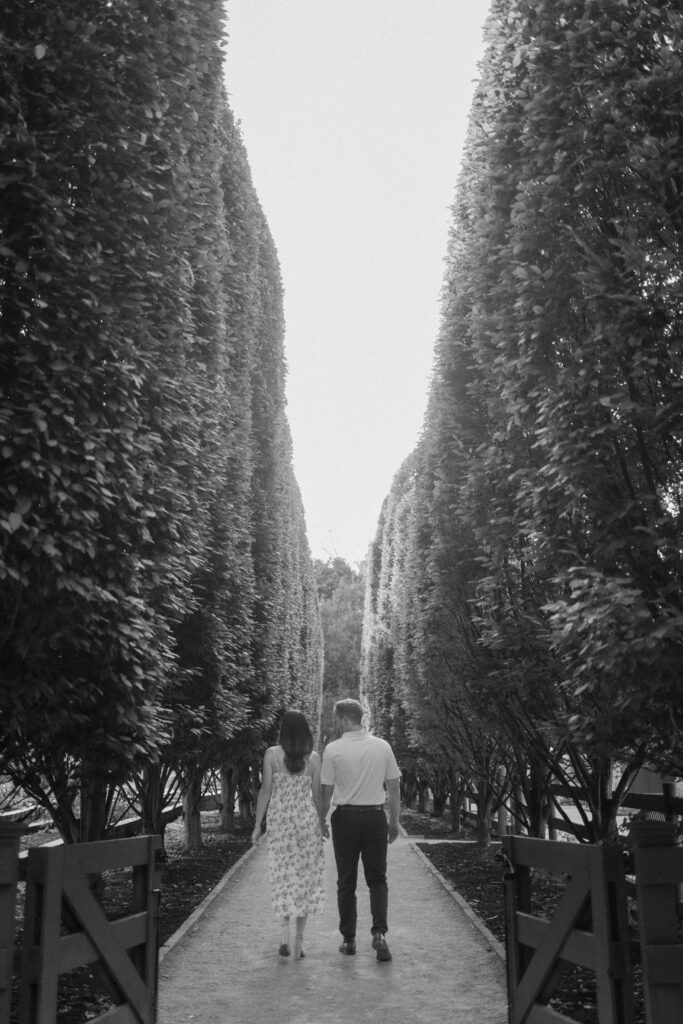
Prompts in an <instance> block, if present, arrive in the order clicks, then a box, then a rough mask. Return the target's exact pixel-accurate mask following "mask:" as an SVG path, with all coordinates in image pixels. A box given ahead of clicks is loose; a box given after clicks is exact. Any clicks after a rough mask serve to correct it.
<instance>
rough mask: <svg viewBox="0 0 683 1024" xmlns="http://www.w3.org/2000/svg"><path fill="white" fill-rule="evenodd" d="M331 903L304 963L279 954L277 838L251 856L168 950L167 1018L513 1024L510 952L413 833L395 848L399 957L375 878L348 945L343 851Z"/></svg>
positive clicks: (393, 904)
mask: <svg viewBox="0 0 683 1024" xmlns="http://www.w3.org/2000/svg"><path fill="white" fill-rule="evenodd" d="M325 846H326V871H327V891H328V894H329V895H328V899H327V905H326V908H325V911H324V913H322V914H319V915H317V916H312V917H310V918H309V921H308V926H307V929H306V941H305V945H304V949H305V951H306V958H305V959H304V960H299V961H297V962H295V961H293V960H292V958H291V957H290V958H286V959H285V958H282V957H279V956H278V955H277V947H278V942H279V931H278V927H277V921H276V919H275V917H274V915H273V912H272V909H271V907H270V892H269V885H268V871H267V862H266V850H265V844H264V843H263V842H262V843H261V845H259V847H257V848H256V849H255V850H253V851H252V852H251V853H250V854H248V855H247V856H246V857H245V858H243V860H242V861H240V863H239V864H238V865H237V866H236V867H235V869H233V871H232V872H230V873H229V874H228V876H227V877H226V879H225V880H224V881H223V882H222V883H221V884H220V885H219V886H218V887H217V891H214V895H213V897H212V898H211V899H209V900H207V901H206V902H207V905H206V908H205V909H204V910H203V912H202V913H201V914H198V915H196V916H195V917H194V918H193V919H191V921H190V923H189V925H188V926H187V927H186V928H185V929H184V934H183V935H182V936H180V935H176V937H174V939H172V940H171V942H170V943H169V947H170V948H169V947H165V948H164V950H162V961H161V965H160V980H159V1021H158V1024H188V1022H197V1024H200V1022H201V1024H271V1022H272V1024H275V1022H277V1024H349V1022H351V1024H363V1022H365V1021H372V1022H373V1024H416V1022H419V1024H506V1021H507V1009H506V1007H507V997H506V991H505V970H504V964H503V962H502V960H501V958H500V947H499V946H498V944H497V943H495V940H492V941H489V939H492V937H490V936H487V935H486V934H482V932H481V931H480V930H479V929H478V928H477V927H476V926H475V924H474V923H473V920H472V917H471V915H468V913H467V908H466V907H465V909H464V910H463V908H462V906H460V905H459V903H458V901H457V900H456V899H454V898H453V896H452V894H451V893H449V892H448V891H447V889H446V888H445V887H444V885H443V884H442V883H441V882H440V881H439V878H438V877H437V876H436V874H435V873H434V871H433V870H432V869H430V867H429V864H428V862H427V860H426V858H425V857H424V856H423V855H422V854H421V853H420V851H418V850H417V849H416V848H415V845H414V843H413V842H412V841H411V840H410V839H408V838H407V837H405V836H402V837H401V838H399V839H397V840H396V842H395V843H393V844H392V845H391V846H390V847H389V932H388V933H387V940H388V943H389V947H390V949H391V951H392V954H393V960H392V961H391V962H390V963H378V962H377V960H376V958H375V954H374V952H373V950H372V949H371V947H370V917H369V907H368V896H367V888H366V886H365V882H364V880H363V879H362V871H361V872H360V878H359V886H358V897H359V899H358V935H357V947H358V952H357V954H356V956H355V957H346V956H343V955H342V954H341V953H339V952H338V946H339V943H340V941H341V936H340V935H339V932H338V929H337V912H336V897H335V885H336V875H335V870H334V857H333V854H332V848H331V843H330V842H327V843H326V844H325Z"/></svg>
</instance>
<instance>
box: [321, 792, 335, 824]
mask: <svg viewBox="0 0 683 1024" xmlns="http://www.w3.org/2000/svg"><path fill="white" fill-rule="evenodd" d="M321 788H322V793H323V806H322V810H321V812H320V823H321V824H322V823H323V822H324V821H325V819H326V818H327V812H328V811H329V809H330V804H331V803H332V794H333V793H334V786H328V785H326V783H324V782H323V784H322V787H321Z"/></svg>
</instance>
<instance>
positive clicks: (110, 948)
mask: <svg viewBox="0 0 683 1024" xmlns="http://www.w3.org/2000/svg"><path fill="white" fill-rule="evenodd" d="M14 831H15V840H14V842H13V844H12V845H11V848H10V844H9V843H5V844H4V846H3V845H1V844H0V880H6V881H7V886H6V888H7V890H8V892H7V893H5V891H4V888H5V887H4V886H2V885H1V884H0V1020H2V1021H3V1022H4V1021H6V1020H8V1019H9V1002H10V992H11V977H12V961H13V940H14V906H15V900H14V891H15V889H16V880H17V874H18V872H17V866H18V863H19V858H18V838H19V835H18V833H19V832H20V829H16V828H15V830H14ZM1 834H2V833H0V835H1ZM160 850H161V840H160V838H159V837H158V836H140V837H138V838H134V839H115V840H107V841H104V842H99V843H80V844H75V845H65V844H62V843H59V844H52V845H47V846H39V847H34V848H33V849H31V850H29V851H28V856H27V858H26V872H25V874H26V895H25V912H24V928H23V945H22V949H21V963H20V972H19V974H20V986H19V1010H18V1021H19V1024H54V1022H55V1021H56V1019H57V991H58V984H59V979H60V976H61V975H63V974H67V973H68V972H70V971H73V970H75V969H76V968H78V967H81V966H84V965H86V964H89V965H93V970H94V972H95V973H96V974H97V976H98V978H99V979H100V981H101V983H102V986H103V988H104V990H105V991H106V993H107V994H108V996H109V998H110V1001H111V1002H112V1003H113V1006H112V1007H111V1008H110V1009H108V1010H107V1011H105V1012H104V1013H103V1014H102V1015H101V1016H100V1017H97V1018H91V1020H92V1021H93V1022H94V1024H96V1022H97V1021H102V1022H104V1021H105V1020H106V1021H107V1024H154V1021H155V1020H156V1002H157V962H158V945H159V940H158V923H159V898H160V875H159V865H158V861H159V852H160ZM117 869H131V870H130V872H129V873H127V878H128V881H129V885H130V889H129V894H130V899H129V904H128V908H127V909H128V912H127V913H126V914H125V916H117V917H116V919H115V920H108V919H107V917H106V916H105V912H104V910H103V909H102V905H101V904H100V901H99V900H98V899H97V896H96V884H95V883H96V880H97V879H98V878H99V877H100V876H101V874H102V873H103V872H106V871H111V870H117ZM10 889H11V894H9V890H10Z"/></svg>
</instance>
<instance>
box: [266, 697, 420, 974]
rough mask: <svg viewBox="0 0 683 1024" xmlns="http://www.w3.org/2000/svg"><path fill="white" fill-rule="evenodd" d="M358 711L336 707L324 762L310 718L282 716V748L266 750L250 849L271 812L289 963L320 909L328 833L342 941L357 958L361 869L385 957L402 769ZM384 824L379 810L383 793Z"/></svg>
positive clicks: (277, 898) (348, 704) (272, 865)
mask: <svg viewBox="0 0 683 1024" xmlns="http://www.w3.org/2000/svg"><path fill="white" fill-rule="evenodd" d="M362 721H363V708H362V706H361V705H360V703H359V702H358V701H357V700H352V699H351V698H348V699H346V700H340V701H337V703H336V704H335V706H334V724H335V729H336V732H337V735H338V737H339V738H338V739H336V740H333V741H332V742H331V743H328V745H327V746H326V748H325V750H324V753H323V757H322V762H321V759H320V755H319V754H317V753H316V752H315V751H314V750H313V735H312V733H311V729H310V726H309V724H308V721H307V720H306V716H305V715H303V714H302V713H301V712H300V711H286V712H285V714H284V716H283V718H282V722H281V724H280V737H279V739H280V742H279V744H278V745H277V746H275V747H269V748H268V750H266V753H265V757H264V759H263V774H262V781H261V788H260V790H259V795H258V799H257V801H256V823H255V825H254V831H253V833H252V837H251V838H252V842H253V843H257V842H258V841H259V839H260V837H261V830H262V826H263V820H264V817H265V814H266V810H267V811H268V826H267V836H268V868H269V873H270V881H271V887H272V894H273V907H274V909H275V913H276V914H278V916H279V918H280V948H279V953H280V956H289V955H290V954H291V951H292V949H291V935H290V921H291V919H292V918H294V919H295V935H294V958H295V959H296V960H299V959H301V958H302V957H303V956H304V955H305V954H304V949H303V938H304V929H305V927H306V920H307V918H308V915H309V914H315V913H317V912H319V911H320V910H322V908H323V905H324V902H325V889H324V858H323V839H324V838H326V837H327V836H328V835H329V827H328V824H327V814H328V812H329V809H330V805H331V804H333V805H334V810H333V812H332V816H331V819H330V821H331V824H332V845H333V847H334V857H335V861H336V864H337V905H338V909H339V931H340V932H341V935H342V940H343V941H342V944H341V946H340V947H339V951H340V952H341V953H344V954H345V955H347V956H353V955H354V954H355V952H356V883H357V879H358V861H359V859H360V860H361V861H362V862H363V871H364V873H365V881H366V882H367V885H368V889H369V890H370V912H371V914H372V948H373V949H374V950H375V951H376V954H377V959H378V960H391V953H390V952H389V947H388V945H387V940H386V938H385V933H386V931H387V909H388V899H389V890H388V887H387V844H388V843H393V841H394V839H396V837H397V836H398V819H399V806H400V778H401V772H400V770H399V767H398V765H397V764H396V758H395V757H394V754H393V751H392V749H391V747H390V746H389V744H388V743H387V742H386V741H385V740H382V739H379V737H377V736H372V735H371V734H370V733H369V732H367V730H366V729H364V728H363V725H362ZM385 784H386V795H387V802H388V810H389V820H388V822H387V816H386V814H385V813H384V801H385V792H384V786H385Z"/></svg>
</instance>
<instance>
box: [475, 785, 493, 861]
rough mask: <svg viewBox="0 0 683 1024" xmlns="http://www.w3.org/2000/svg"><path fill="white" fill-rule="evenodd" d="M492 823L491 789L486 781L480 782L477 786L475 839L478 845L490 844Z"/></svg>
mask: <svg viewBox="0 0 683 1024" xmlns="http://www.w3.org/2000/svg"><path fill="white" fill-rule="evenodd" d="M492 823H493V790H492V789H491V786H489V785H488V783H485V782H480V783H479V784H478V786H477V836H478V839H477V841H478V843H479V846H490V845H491V825H492Z"/></svg>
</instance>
